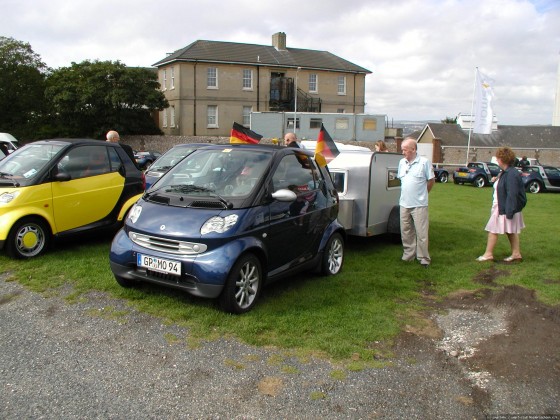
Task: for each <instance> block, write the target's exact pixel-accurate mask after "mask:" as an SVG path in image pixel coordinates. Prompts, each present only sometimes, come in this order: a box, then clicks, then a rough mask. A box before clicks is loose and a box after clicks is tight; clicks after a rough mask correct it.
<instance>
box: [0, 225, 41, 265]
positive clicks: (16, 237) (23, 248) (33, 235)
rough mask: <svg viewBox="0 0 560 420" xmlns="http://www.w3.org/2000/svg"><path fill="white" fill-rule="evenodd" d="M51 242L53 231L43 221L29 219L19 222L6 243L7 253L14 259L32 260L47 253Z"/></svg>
mask: <svg viewBox="0 0 560 420" xmlns="http://www.w3.org/2000/svg"><path fill="white" fill-rule="evenodd" d="M50 241H51V231H50V229H49V227H48V225H47V224H46V223H45V222H44V221H43V220H41V219H37V218H29V219H23V220H20V221H19V222H17V223H16V224H15V225H14V226H13V227H12V230H10V233H9V235H8V240H7V241H6V253H7V254H8V255H9V256H10V257H12V258H20V259H23V258H32V257H36V256H37V255H40V254H42V253H43V252H45V251H46V250H47V249H48V247H49V244H50Z"/></svg>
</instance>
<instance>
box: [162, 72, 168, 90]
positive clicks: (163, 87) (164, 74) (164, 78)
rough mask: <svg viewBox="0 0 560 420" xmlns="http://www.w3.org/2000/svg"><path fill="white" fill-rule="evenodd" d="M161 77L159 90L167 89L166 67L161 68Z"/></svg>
mask: <svg viewBox="0 0 560 420" xmlns="http://www.w3.org/2000/svg"><path fill="white" fill-rule="evenodd" d="M161 79H162V81H161V90H167V69H163V73H162V75H161Z"/></svg>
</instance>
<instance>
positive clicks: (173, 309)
mask: <svg viewBox="0 0 560 420" xmlns="http://www.w3.org/2000/svg"><path fill="white" fill-rule="evenodd" d="M491 201H492V189H491V188H489V187H487V188H484V189H477V188H474V187H471V186H467V185H464V186H458V185H454V184H436V185H435V187H434V189H433V190H432V193H431V194H430V254H431V257H432V265H431V267H430V268H429V269H424V268H422V267H421V266H420V265H419V264H417V263H405V262H402V261H401V260H400V257H401V252H402V249H401V246H400V245H398V244H394V243H391V242H390V241H389V240H388V239H386V238H380V237H375V238H349V240H348V242H347V247H346V259H345V263H344V267H343V270H342V272H341V273H340V274H339V275H337V276H334V277H318V276H315V275H309V274H304V275H299V276H297V277H294V278H291V279H288V280H286V281H282V282H279V283H276V284H273V285H271V286H270V287H268V288H266V289H265V290H264V293H263V295H261V297H262V300H261V301H260V303H259V304H258V305H257V306H256V308H255V309H254V310H253V311H251V312H250V313H248V314H245V315H241V316H234V315H229V314H225V313H222V312H220V311H219V310H218V309H217V305H216V303H215V302H214V301H212V300H204V299H199V298H194V297H191V296H189V295H188V294H186V293H183V292H179V291H174V290H169V289H164V288H158V287H155V286H150V285H143V286H140V287H139V288H136V289H123V288H121V287H120V286H118V285H117V283H116V282H115V280H114V279H113V276H112V274H111V271H110V269H109V262H108V252H109V246H110V238H105V239H97V240H96V241H95V242H93V243H92V242H89V244H88V245H80V242H75V243H66V244H61V245H59V246H58V247H57V248H56V249H54V250H53V251H51V252H50V253H48V254H47V255H45V256H43V257H40V258H36V259H32V260H29V261H15V260H11V259H8V258H6V257H5V256H4V255H2V256H0V266H1V267H2V268H0V272H9V273H10V274H11V275H12V278H13V279H15V280H17V281H19V282H20V283H21V284H23V285H25V286H27V287H29V288H30V289H32V290H35V291H40V292H43V293H48V294H57V293H62V292H61V290H63V289H62V288H60V286H62V285H64V284H71V285H72V286H73V290H74V293H72V294H71V295H66V296H65V297H66V299H67V300H68V302H69V304H72V302H74V301H75V299H79V298H83V294H84V293H85V292H87V291H89V290H101V291H105V292H107V293H109V294H110V295H112V296H114V297H117V298H120V299H125V300H126V301H128V302H129V303H130V305H131V306H133V307H134V308H136V309H138V310H140V311H145V312H148V313H151V314H153V315H156V316H160V317H163V318H165V319H166V322H172V323H178V324H181V325H184V326H186V327H188V329H189V335H188V337H185V339H186V341H187V342H188V343H189V344H191V345H196V344H197V343H199V342H200V340H211V339H215V338H216V337H220V336H232V337H237V338H238V339H240V340H243V341H244V342H246V343H250V344H255V345H260V346H275V347H278V348H281V349H286V351H289V352H292V353H295V354H298V355H300V356H301V357H307V356H310V355H323V356H326V357H330V358H332V359H334V360H338V361H342V362H344V361H346V362H348V361H350V360H351V359H359V362H351V363H350V364H352V363H353V364H361V365H364V364H368V363H374V360H376V358H378V357H379V356H384V355H390V352H389V349H390V344H391V340H392V338H394V337H395V336H396V335H397V334H398V333H399V332H400V331H401V330H402V328H403V327H404V325H406V324H412V325H414V324H415V323H416V324H418V323H421V322H422V318H421V317H419V316H418V314H419V313H422V311H423V310H424V309H426V308H427V306H426V305H427V302H428V301H429V300H427V299H426V294H429V295H430V297H431V299H432V300H433V299H436V300H437V299H441V298H443V297H444V296H446V295H447V294H449V293H451V292H453V291H457V290H462V289H467V290H475V289H477V288H480V287H483V286H482V285H481V284H480V283H477V282H475V281H473V280H474V279H475V278H476V276H477V275H479V274H480V273H481V272H483V271H485V270H488V269H490V268H491V267H493V266H495V267H496V268H498V267H499V269H500V270H501V271H503V273H502V275H501V276H500V277H498V278H497V279H496V280H495V281H496V282H497V283H498V284H499V285H506V284H517V285H521V286H523V287H527V288H531V289H534V290H535V291H536V292H537V296H538V297H539V299H541V300H542V301H543V302H545V303H547V304H550V305H557V304H558V303H560V272H559V270H558V257H557V256H556V255H555V253H556V241H557V237H558V233H559V228H558V224H557V221H558V215H556V216H554V214H556V212H557V211H559V210H560V194H554V193H550V194H538V195H529V197H528V204H527V207H526V208H525V210H524V212H523V214H524V218H525V223H526V225H527V228H526V229H525V230H524V231H523V233H522V235H521V249H522V253H523V257H524V260H523V262H522V263H521V264H515V265H502V264H498V263H491V262H485V263H478V262H476V261H475V258H476V257H477V256H478V255H481V254H482V253H483V252H484V248H485V244H486V232H485V231H484V226H485V224H486V222H487V219H488V216H489V214H490V206H491ZM82 242H86V241H82ZM508 255H509V244H508V242H507V238H506V237H505V236H503V237H500V240H499V242H498V246H497V248H496V251H495V258H496V259H501V258H504V257H506V256H508ZM485 287H488V286H485ZM64 290H67V288H65V289H64ZM357 355H359V357H356V356H357ZM350 364H348V366H350Z"/></svg>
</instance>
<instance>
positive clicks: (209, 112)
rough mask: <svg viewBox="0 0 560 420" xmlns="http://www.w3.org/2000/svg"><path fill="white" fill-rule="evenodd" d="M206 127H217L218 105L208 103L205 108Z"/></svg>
mask: <svg viewBox="0 0 560 420" xmlns="http://www.w3.org/2000/svg"><path fill="white" fill-rule="evenodd" d="M206 128H219V126H218V105H208V106H207V108H206Z"/></svg>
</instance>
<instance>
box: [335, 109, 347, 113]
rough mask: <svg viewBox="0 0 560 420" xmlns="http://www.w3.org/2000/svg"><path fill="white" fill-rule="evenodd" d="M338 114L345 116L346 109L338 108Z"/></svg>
mask: <svg viewBox="0 0 560 420" xmlns="http://www.w3.org/2000/svg"><path fill="white" fill-rule="evenodd" d="M336 112H337V114H344V112H345V111H344V108H338V109H337V110H336Z"/></svg>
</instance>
